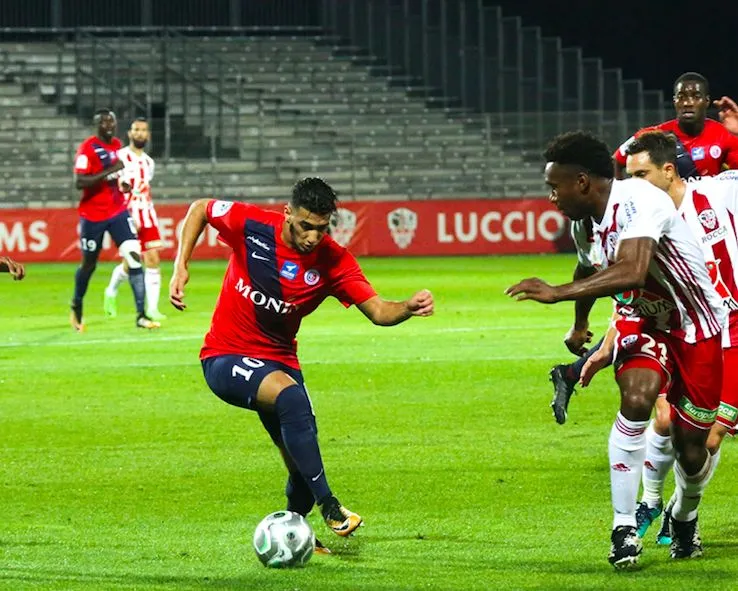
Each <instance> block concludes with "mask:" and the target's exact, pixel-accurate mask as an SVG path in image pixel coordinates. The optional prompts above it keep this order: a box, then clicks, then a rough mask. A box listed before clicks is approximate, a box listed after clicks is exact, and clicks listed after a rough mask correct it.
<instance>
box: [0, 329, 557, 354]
mask: <svg viewBox="0 0 738 591" xmlns="http://www.w3.org/2000/svg"><path fill="white" fill-rule="evenodd" d="M567 328H568V325H566V324H541V325H538V326H531V325H529V324H525V325H522V324H519V325H501V326H500V325H498V326H463V327H453V328H432V329H426V330H422V331H418V332H417V333H415V335H416V336H418V337H422V336H423V335H427V334H454V333H473V332H498V331H518V330H525V331H538V330H553V329H559V330H561V331H566V330H567ZM343 336H364V337H370V338H377V337H380V336H381V337H400V336H403V337H407V336H408V335H407V334H406V333H398V332H385V331H382V332H375V331H374V330H351V331H348V330H341V329H338V330H332V331H330V332H329V331H320V330H316V329H314V328H308V329H306V337H303V340H306V339H307V340H318V339H336V338H340V337H343ZM204 337H205V333H204V332H202V333H197V334H183V335H166V334H149V335H141V336H138V337H124V338H104V339H86V340H71V339H65V340H61V341H47V342H44V341H26V342H16V343H0V348H19V347H31V346H32V347H87V346H91V345H118V344H126V343H139V344H146V343H167V342H177V341H192V340H202V339H203V338H204Z"/></svg>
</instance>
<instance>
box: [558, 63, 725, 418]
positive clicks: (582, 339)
mask: <svg viewBox="0 0 738 591" xmlns="http://www.w3.org/2000/svg"><path fill="white" fill-rule="evenodd" d="M673 100H674V109H675V112H676V119H671V120H670V121H666V122H664V123H661V124H660V125H657V126H654V127H646V128H643V129H641V130H639V131H637V132H636V133H635V134H634V135H633V136H632V137H631V138H630V139H628V141H626V142H625V143H623V145H622V146H620V148H619V149H618V150H617V151H616V152H615V153H614V154H613V159H614V161H615V176H616V178H622V177H623V176H624V173H625V163H626V158H627V148H628V146H629V145H630V143H632V142H633V141H634V140H635V138H637V137H639V136H640V135H641V134H643V133H646V132H648V131H654V130H655V131H664V132H668V133H671V134H672V135H673V136H674V137H675V138H676V147H677V170H678V172H679V175H680V176H681V177H682V178H685V179H686V178H692V177H699V176H714V175H716V174H718V173H720V171H721V170H723V169H724V168H726V167H727V168H738V137H737V136H738V105H736V103H735V102H734V101H733V100H732V99H730V98H729V97H726V96H724V97H721V98H720V99H718V100H716V101H714V103H713V104H714V105H715V107H717V109H718V112H719V116H720V120H721V122H722V123H718V122H717V121H713V120H712V119H707V108H708V107H709V106H710V88H709V83H708V81H707V79H706V78H705V77H704V76H702V75H700V74H698V73H696V72H686V73H684V74H682V75H681V76H679V78H677V79H676V81H675V82H674V99H673ZM573 231H574V229H573ZM577 231H579V232H581V231H582V230H581V229H577ZM575 240H576V237H575ZM578 271H579V272H581V269H578ZM575 272H577V271H575ZM591 305H592V304H591V303H590V304H588V306H589V307H588V308H586V312H587V314H588V313H589V309H591ZM575 306H576V308H575V322H574V325H573V326H572V328H571V329H570V330H569V332H568V333H567V335H566V337H565V338H564V343H565V345H566V347H567V348H568V349H569V350H570V351H571V352H572V353H574V354H575V355H580V356H581V357H580V358H579V359H577V360H575V361H573V362H572V363H568V364H560V365H555V366H554V367H553V368H552V369H551V371H550V373H549V376H550V380H551V382H552V383H553V388H554V393H553V399H552V401H551V408H552V409H553V414H554V417H555V419H556V422H558V423H559V424H564V423H565V422H566V418H567V413H568V407H569V401H570V399H571V397H572V395H573V394H574V389H575V387H576V384H577V382H578V381H579V378H580V375H581V371H582V368H583V367H584V364H585V363H586V362H587V360H588V359H589V357H590V356H591V355H594V354H595V352H596V351H597V349H598V348H599V346H600V344H601V342H602V341H600V342H598V343H597V344H596V345H594V346H593V347H592V348H591V349H589V350H587V348H586V347H585V345H586V344H587V343H589V342H590V341H591V339H592V333H591V332H590V331H589V328H588V326H589V324H588V321H587V314H584V315H582V312H583V311H584V310H585V307H586V306H587V305H585V304H575Z"/></svg>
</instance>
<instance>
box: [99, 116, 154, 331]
mask: <svg viewBox="0 0 738 591" xmlns="http://www.w3.org/2000/svg"><path fill="white" fill-rule="evenodd" d="M149 134H150V132H149V124H148V121H146V119H145V118H143V117H139V118H137V119H135V120H134V121H133V122H132V123H131V127H130V129H129V130H128V139H129V144H128V146H126V147H125V148H122V149H121V150H119V151H118V156H119V158H120V161H121V162H123V164H124V166H125V168H124V169H123V172H122V173H121V176H120V179H119V184H120V187H121V190H123V191H124V192H125V193H126V196H127V197H128V212H129V213H130V214H131V217H132V218H133V220H134V221H135V223H136V230H137V232H138V239H139V241H140V242H141V252H142V253H143V262H144V266H145V267H146V270H145V271H144V282H145V284H146V314H147V316H148V317H149V318H151V319H152V320H163V319H165V318H166V316H164V314H162V313H161V312H159V292H160V291H161V269H160V268H159V263H160V260H159V249H160V248H161V246H162V241H161V233H160V232H159V220H158V218H157V217H156V210H155V209H154V202H153V201H152V200H151V180H152V179H153V178H154V160H153V158H151V156H149V155H148V154H147V153H146V152H144V148H145V147H146V143H147V142H148V141H149ZM127 279H128V269H127V268H126V266H125V262H123V263H121V264H120V265H118V266H117V267H115V269H113V274H112V276H111V277H110V283H109V284H108V287H107V288H106V289H105V300H104V309H105V315H106V316H108V317H110V318H115V317H116V316H117V315H118V303H117V297H118V286H119V285H120V284H121V283H122V282H123V281H125V280H127Z"/></svg>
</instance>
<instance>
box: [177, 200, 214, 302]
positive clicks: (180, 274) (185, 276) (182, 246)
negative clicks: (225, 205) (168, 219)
mask: <svg viewBox="0 0 738 591" xmlns="http://www.w3.org/2000/svg"><path fill="white" fill-rule="evenodd" d="M207 207H208V200H207V199H199V200H197V201H195V202H194V203H193V204H192V205H190V209H189V210H188V211H187V215H186V216H185V219H184V224H183V225H182V234H181V235H180V237H179V246H178V247H177V257H176V258H175V259H174V271H173V272H172V280H171V281H170V282H169V302H170V303H171V304H172V306H174V307H175V308H177V310H184V309H185V308H186V307H187V306H186V304H185V303H184V288H185V285H187V282H188V281H189V279H190V272H189V271H188V265H189V264H190V258H191V257H192V251H193V250H194V249H195V245H196V244H197V239H198V238H199V237H200V234H202V231H203V230H204V229H205V226H206V225H207V223H208V216H207Z"/></svg>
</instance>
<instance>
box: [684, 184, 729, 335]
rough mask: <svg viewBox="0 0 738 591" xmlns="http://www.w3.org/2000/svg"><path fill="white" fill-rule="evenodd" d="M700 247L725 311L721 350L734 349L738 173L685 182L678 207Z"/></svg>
mask: <svg viewBox="0 0 738 591" xmlns="http://www.w3.org/2000/svg"><path fill="white" fill-rule="evenodd" d="M679 212H680V213H681V214H682V216H683V217H684V220H685V221H686V222H687V225H688V226H689V227H690V229H691V230H692V233H693V234H694V235H695V236H696V237H697V241H698V242H699V244H700V246H701V247H702V252H703V253H704V255H705V261H706V264H707V272H708V274H709V276H710V280H711V281H712V284H713V286H714V287H715V290H716V291H717V292H718V295H719V296H720V297H721V298H722V300H723V306H724V307H725V309H726V310H727V311H728V322H727V323H726V325H725V327H724V328H723V347H725V348H728V347H735V346H738V236H737V235H736V225H735V224H736V217H738V171H735V170H731V171H727V172H725V173H722V174H720V175H718V176H716V177H703V178H702V179H698V180H695V181H691V182H689V183H687V192H686V194H685V195H684V200H683V201H682V204H681V205H680V206H679Z"/></svg>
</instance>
